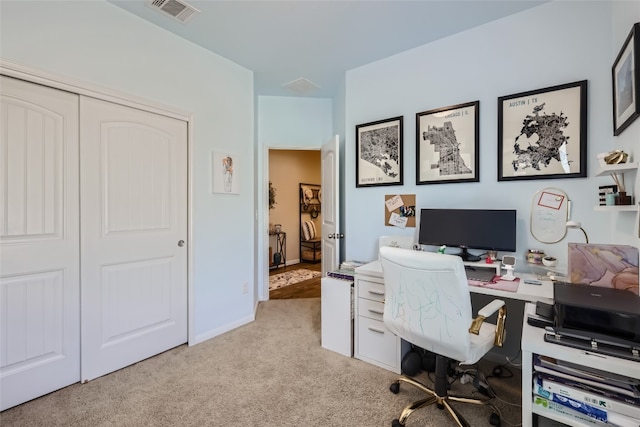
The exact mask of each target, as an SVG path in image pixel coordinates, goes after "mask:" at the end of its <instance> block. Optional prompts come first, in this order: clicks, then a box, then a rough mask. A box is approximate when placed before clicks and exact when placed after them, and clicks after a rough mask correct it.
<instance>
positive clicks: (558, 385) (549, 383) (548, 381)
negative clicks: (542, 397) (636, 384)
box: [536, 373, 640, 425]
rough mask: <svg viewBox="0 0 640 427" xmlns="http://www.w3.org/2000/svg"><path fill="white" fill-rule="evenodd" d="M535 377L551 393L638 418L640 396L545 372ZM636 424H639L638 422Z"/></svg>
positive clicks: (639, 417)
mask: <svg viewBox="0 0 640 427" xmlns="http://www.w3.org/2000/svg"><path fill="white" fill-rule="evenodd" d="M536 378H537V379H538V382H539V384H542V388H543V389H545V390H547V391H549V392H551V393H555V394H559V395H563V396H567V397H570V398H572V399H576V400H578V401H581V402H585V403H588V404H590V405H594V406H597V407H598V408H601V409H604V410H606V411H613V412H617V413H619V414H621V415H626V416H629V417H633V418H636V419H640V398H633V397H630V396H627V395H624V394H620V393H616V392H612V391H610V390H606V389H601V388H597V387H593V386H589V385H588V384H582V383H580V382H578V381H573V380H569V379H566V378H560V377H555V376H553V375H548V374H545V373H537V374H536ZM540 381H541V383H540ZM638 424H639V425H640V422H639V423H638Z"/></svg>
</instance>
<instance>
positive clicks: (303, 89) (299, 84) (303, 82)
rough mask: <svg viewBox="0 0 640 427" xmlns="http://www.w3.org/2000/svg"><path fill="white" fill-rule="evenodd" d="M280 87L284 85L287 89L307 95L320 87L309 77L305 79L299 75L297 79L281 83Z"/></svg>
mask: <svg viewBox="0 0 640 427" xmlns="http://www.w3.org/2000/svg"><path fill="white" fill-rule="evenodd" d="M282 87H286V88H287V89H290V90H292V91H294V92H297V93H299V94H300V95H308V94H310V93H312V92H315V91H316V90H317V89H320V86H318V85H317V84H315V83H314V82H312V81H311V80H309V79H305V78H304V77H300V78H299V79H296V80H293V81H290V82H289V83H285V84H283V85H282Z"/></svg>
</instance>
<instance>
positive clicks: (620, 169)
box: [596, 162, 638, 176]
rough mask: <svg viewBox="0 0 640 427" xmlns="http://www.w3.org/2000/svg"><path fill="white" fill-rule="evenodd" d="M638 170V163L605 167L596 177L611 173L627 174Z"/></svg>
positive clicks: (601, 168) (601, 167)
mask: <svg viewBox="0 0 640 427" xmlns="http://www.w3.org/2000/svg"><path fill="white" fill-rule="evenodd" d="M636 169H638V163H637V162H634V163H620V164H617V165H605V166H600V169H599V170H598V172H596V176H604V175H608V174H610V173H625V172H631V171H634V170H636Z"/></svg>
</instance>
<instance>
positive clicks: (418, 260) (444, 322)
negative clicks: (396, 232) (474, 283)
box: [380, 246, 472, 361]
mask: <svg viewBox="0 0 640 427" xmlns="http://www.w3.org/2000/svg"><path fill="white" fill-rule="evenodd" d="M380 261H381V263H382V270H383V273H384V288H385V304H384V315H383V320H384V324H385V326H386V327H387V328H388V329H389V330H391V331H392V332H393V333H395V334H396V335H398V336H400V337H402V338H403V339H404V340H406V341H408V342H410V343H412V344H415V345H417V346H418V347H421V348H423V349H425V350H429V351H432V352H434V353H436V354H441V355H443V356H446V357H449V358H451V359H454V360H458V361H463V360H467V359H468V358H469V356H470V350H471V338H470V335H469V326H471V321H472V311H471V296H470V293H469V285H468V282H467V276H466V274H465V270H464V264H463V262H462V259H461V258H460V257H458V256H455V255H446V254H437V253H431V252H422V251H414V250H410V249H402V248H392V247H388V246H385V247H381V248H380Z"/></svg>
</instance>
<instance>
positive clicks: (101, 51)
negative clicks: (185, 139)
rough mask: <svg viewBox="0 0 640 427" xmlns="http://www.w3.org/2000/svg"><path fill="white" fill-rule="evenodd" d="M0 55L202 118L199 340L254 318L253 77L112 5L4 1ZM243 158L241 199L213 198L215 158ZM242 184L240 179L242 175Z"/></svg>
mask: <svg viewBox="0 0 640 427" xmlns="http://www.w3.org/2000/svg"><path fill="white" fill-rule="evenodd" d="M0 8H1V10H0V12H1V14H0V15H1V18H0V19H1V21H0V54H1V56H2V58H3V59H5V60H10V61H13V62H16V63H19V64H21V65H26V66H30V67H35V68H37V69H40V70H43V71H46V72H49V73H55V74H58V75H60V76H63V77H65V78H66V77H71V78H73V79H77V80H78V81H81V82H87V83H92V84H96V85H99V86H100V87H104V88H107V89H109V90H115V91H118V92H122V93H125V94H128V95H133V96H135V97H140V98H143V99H148V100H152V101H155V102H159V103H162V104H164V105H168V106H172V107H175V108H177V109H179V110H182V111H186V112H190V113H192V115H193V121H194V126H193V153H192V159H193V181H194V182H193V208H194V211H193V225H192V227H193V239H194V241H193V253H192V254H191V256H192V259H193V266H194V270H193V279H194V280H193V290H194V292H193V296H194V303H195V304H194V312H193V313H191V315H192V319H193V320H194V322H193V324H192V325H191V328H192V329H191V330H192V335H193V338H194V340H195V341H199V340H203V339H207V338H209V337H212V336H215V335H218V334H220V333H222V332H224V331H227V330H229V329H232V328H233V327H234V326H237V325H240V324H243V323H246V322H248V321H251V320H252V319H253V315H254V306H255V301H254V295H253V293H252V292H248V293H246V294H245V293H243V292H242V288H243V284H244V283H248V284H249V286H251V284H253V276H254V269H253V265H254V256H253V253H254V241H253V224H254V220H253V218H254V217H253V210H254V202H253V183H254V168H253V162H254V159H253V145H254V142H253V126H252V124H253V121H254V115H253V107H254V105H253V104H254V101H253V73H252V72H251V71H249V70H247V69H245V68H243V67H240V66H238V65H237V64H234V63H232V62H230V61H228V60H226V59H224V58H222V57H220V56H218V55H214V54H212V53H210V52H208V51H206V50H204V49H202V48H200V47H198V46H196V45H194V44H192V43H189V42H186V41H184V40H183V39H180V38H178V37H176V36H173V35H171V34H170V33H168V32H166V31H164V30H161V29H159V28H158V27H156V26H154V25H152V24H150V23H148V22H146V21H143V20H142V19H139V18H137V17H135V16H133V15H131V14H129V13H127V12H125V11H124V10H122V9H120V8H118V7H116V6H114V5H112V4H110V3H106V2H103V1H90V2H82V1H57V2H50V1H42V2H36V1H26V2H22V1H21V2H14V1H2V2H1V3H0ZM214 149H217V150H225V151H230V152H233V153H236V154H237V156H238V160H239V162H238V163H239V165H240V167H239V168H237V169H236V172H239V174H240V175H239V179H241V186H242V187H241V194H240V195H239V196H231V195H220V194H215V195H214V194H212V193H211V184H210V182H211V160H210V159H211V153H212V151H213V150H214ZM234 178H235V177H234Z"/></svg>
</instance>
